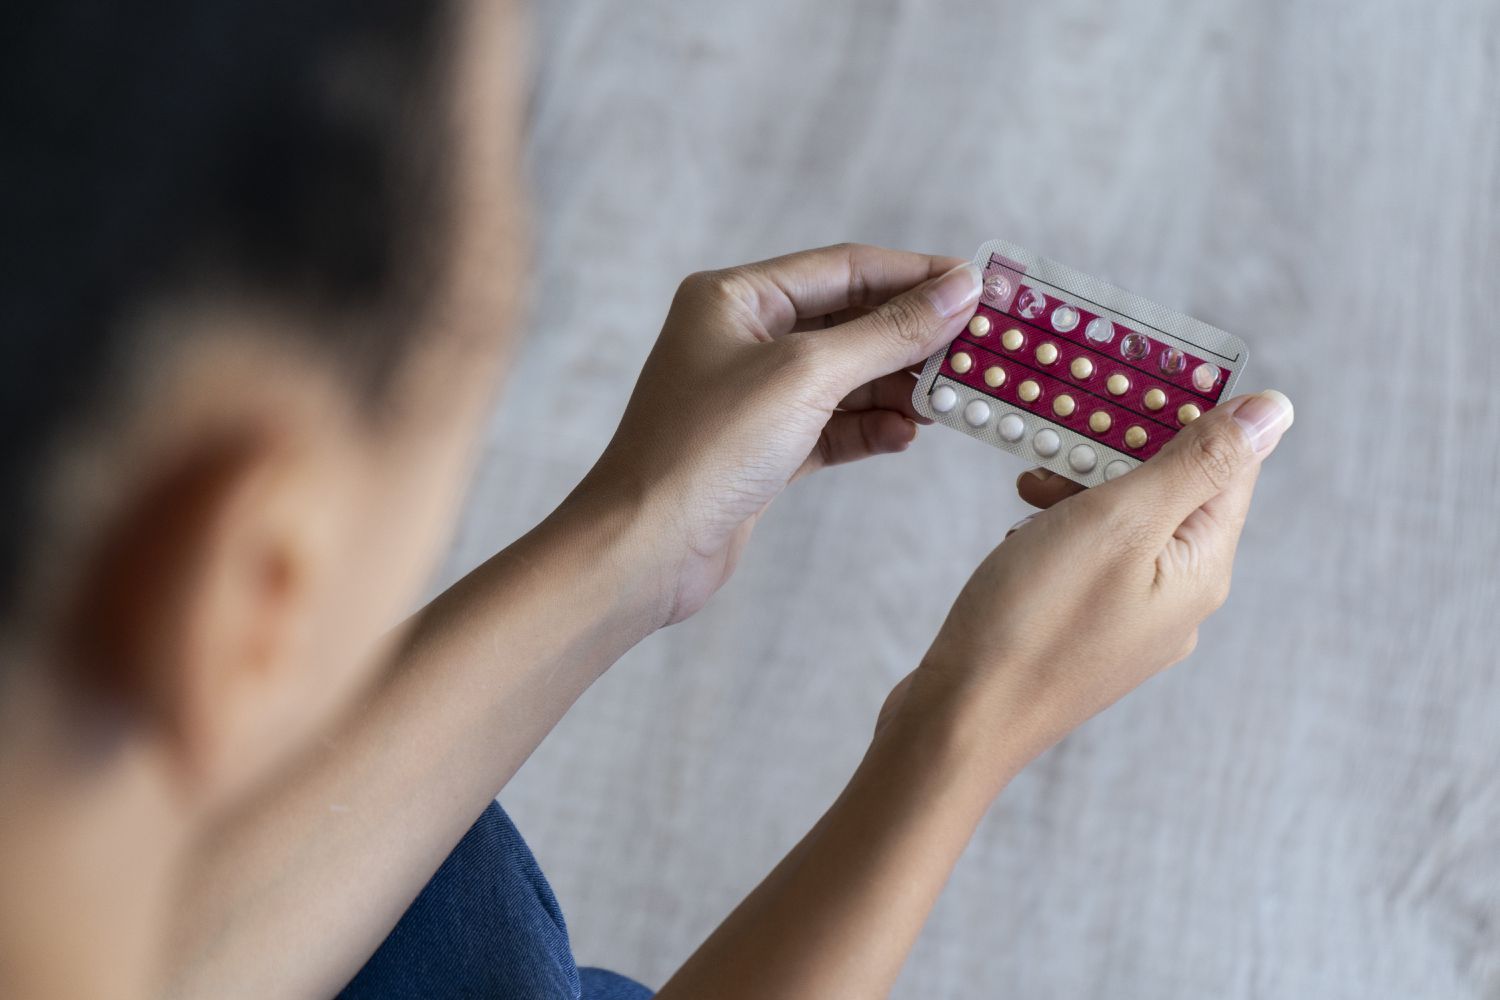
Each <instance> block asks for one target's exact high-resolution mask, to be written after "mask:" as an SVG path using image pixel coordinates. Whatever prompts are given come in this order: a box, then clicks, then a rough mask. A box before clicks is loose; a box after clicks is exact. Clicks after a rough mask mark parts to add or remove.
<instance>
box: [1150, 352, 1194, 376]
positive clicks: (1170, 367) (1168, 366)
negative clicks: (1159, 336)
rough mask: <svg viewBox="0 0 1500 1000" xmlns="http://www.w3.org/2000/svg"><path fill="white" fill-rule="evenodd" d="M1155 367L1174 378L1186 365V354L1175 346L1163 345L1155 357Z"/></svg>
mask: <svg viewBox="0 0 1500 1000" xmlns="http://www.w3.org/2000/svg"><path fill="white" fill-rule="evenodd" d="M1156 367H1157V368H1158V369H1159V370H1160V371H1161V373H1162V374H1163V375H1165V376H1167V377H1168V378H1176V377H1177V376H1178V375H1181V374H1182V370H1183V369H1184V368H1186V367H1187V356H1186V355H1184V354H1183V353H1182V352H1181V351H1179V350H1178V349H1177V348H1175V347H1164V348H1162V351H1161V356H1160V357H1158V358H1157V359H1156Z"/></svg>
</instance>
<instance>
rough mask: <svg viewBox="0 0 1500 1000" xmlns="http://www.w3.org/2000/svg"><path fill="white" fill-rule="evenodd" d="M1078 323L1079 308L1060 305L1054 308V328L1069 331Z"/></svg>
mask: <svg viewBox="0 0 1500 1000" xmlns="http://www.w3.org/2000/svg"><path fill="white" fill-rule="evenodd" d="M1077 325H1078V310H1077V309H1074V308H1073V307H1072V306H1058V307H1057V308H1056V309H1054V310H1052V329H1054V330H1056V331H1057V332H1058V333H1067V332H1068V331H1069V330H1071V329H1073V327H1075V326H1077Z"/></svg>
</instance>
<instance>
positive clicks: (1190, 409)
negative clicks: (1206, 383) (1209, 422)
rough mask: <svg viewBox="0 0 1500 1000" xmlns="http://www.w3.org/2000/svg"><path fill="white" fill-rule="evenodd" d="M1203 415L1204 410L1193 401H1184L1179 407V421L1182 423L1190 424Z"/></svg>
mask: <svg viewBox="0 0 1500 1000" xmlns="http://www.w3.org/2000/svg"><path fill="white" fill-rule="evenodd" d="M1201 416H1203V411H1202V410H1200V409H1198V407H1196V406H1194V405H1193V404H1192V403H1183V404H1182V405H1181V406H1179V407H1178V408H1177V422H1178V423H1180V424H1190V423H1192V422H1193V421H1194V420H1197V419H1198V418H1199V417H1201Z"/></svg>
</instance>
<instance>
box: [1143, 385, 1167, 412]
mask: <svg viewBox="0 0 1500 1000" xmlns="http://www.w3.org/2000/svg"><path fill="white" fill-rule="evenodd" d="M1141 402H1143V403H1145V404H1146V409H1148V410H1159V409H1161V408H1162V407H1163V406H1166V405H1167V394H1166V393H1164V392H1162V391H1161V390H1160V389H1147V390H1146V395H1144V396H1142V397H1141Z"/></svg>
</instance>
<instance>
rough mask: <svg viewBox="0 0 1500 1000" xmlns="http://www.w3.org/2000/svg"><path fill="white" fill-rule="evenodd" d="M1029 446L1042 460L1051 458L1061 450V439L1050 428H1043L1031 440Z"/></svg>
mask: <svg viewBox="0 0 1500 1000" xmlns="http://www.w3.org/2000/svg"><path fill="white" fill-rule="evenodd" d="M1031 446H1032V447H1033V448H1035V449H1036V453H1037V454H1038V455H1040V456H1042V457H1043V458H1051V457H1052V456H1054V455H1056V454H1057V453H1058V452H1059V451H1061V450H1062V438H1060V437H1058V436H1057V431H1055V430H1053V429H1052V428H1050V427H1043V428H1042V429H1041V430H1039V431H1037V432H1036V437H1034V438H1032V439H1031Z"/></svg>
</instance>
